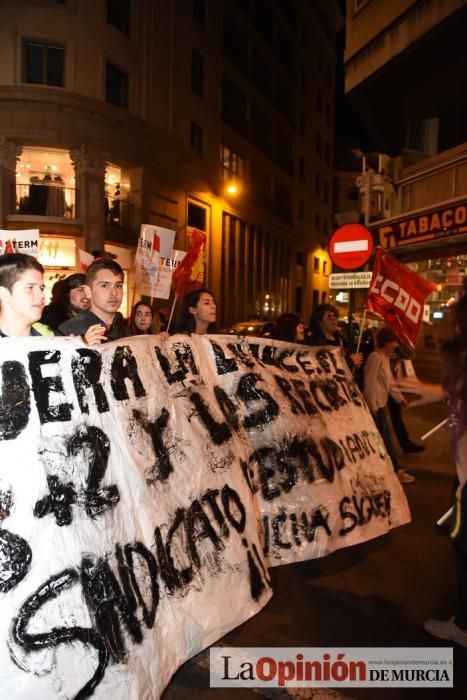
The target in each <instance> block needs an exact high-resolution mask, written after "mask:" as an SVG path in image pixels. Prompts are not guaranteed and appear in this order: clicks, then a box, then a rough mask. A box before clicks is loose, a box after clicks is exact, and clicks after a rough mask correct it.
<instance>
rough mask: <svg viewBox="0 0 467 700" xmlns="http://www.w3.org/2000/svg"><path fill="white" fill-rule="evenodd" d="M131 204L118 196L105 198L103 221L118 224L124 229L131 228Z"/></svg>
mask: <svg viewBox="0 0 467 700" xmlns="http://www.w3.org/2000/svg"><path fill="white" fill-rule="evenodd" d="M132 209H133V204H131V203H130V202H128V201H127V200H125V199H119V198H118V197H106V198H105V221H106V223H107V225H108V226H119V227H120V228H124V229H131V228H132Z"/></svg>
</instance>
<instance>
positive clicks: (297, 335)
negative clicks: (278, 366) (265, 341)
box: [272, 313, 305, 343]
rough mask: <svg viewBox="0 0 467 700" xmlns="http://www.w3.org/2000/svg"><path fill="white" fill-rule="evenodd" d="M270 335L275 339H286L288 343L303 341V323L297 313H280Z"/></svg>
mask: <svg viewBox="0 0 467 700" xmlns="http://www.w3.org/2000/svg"><path fill="white" fill-rule="evenodd" d="M272 337H273V338H274V339H275V340H286V341H287V342H289V343H303V341H304V340H305V325H304V323H303V321H302V319H301V318H300V316H299V315H298V314H294V313H285V314H281V315H280V316H278V317H277V319H276V322H275V324H274V326H273V331H272Z"/></svg>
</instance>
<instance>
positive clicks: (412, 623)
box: [164, 404, 467, 700]
mask: <svg viewBox="0 0 467 700" xmlns="http://www.w3.org/2000/svg"><path fill="white" fill-rule="evenodd" d="M405 415H406V421H407V424H408V426H409V432H410V434H411V437H412V439H414V440H418V439H419V437H420V436H421V435H422V434H423V433H425V432H426V431H428V430H429V429H430V428H431V427H433V426H434V425H435V424H436V423H438V422H439V421H440V420H442V419H443V418H444V417H445V416H446V408H445V407H444V406H443V405H442V404H436V405H432V406H425V407H422V408H418V409H412V410H409V411H407V412H406V414H405ZM425 444H426V445H427V450H426V451H425V452H422V453H420V454H417V455H411V456H401V462H402V464H403V465H404V466H405V467H406V468H408V469H409V470H410V471H411V472H412V473H413V474H414V475H415V476H416V478H417V481H416V482H415V483H414V484H410V485H407V486H406V487H405V491H406V494H407V496H408V500H409V504H410V508H411V511H412V518H413V520H412V523H410V524H409V525H405V526H403V527H400V528H397V529H396V530H393V531H391V532H390V533H389V534H388V535H385V536H384V537H380V538H378V539H376V540H372V541H371V542H367V543H364V544H361V545H358V546H356V547H351V548H347V549H344V550H340V551H337V552H335V553H333V554H332V555H330V556H328V557H325V558H323V559H319V560H312V561H307V562H303V563H301V564H294V565H290V566H282V567H276V568H274V569H272V572H271V576H272V585H273V590H274V596H273V598H272V600H271V601H270V602H269V603H268V605H267V606H266V607H265V608H264V610H262V611H261V612H260V613H259V614H258V615H256V616H255V617H253V618H252V619H251V620H249V621H248V622H246V623H245V624H243V625H241V626H240V627H238V628H236V629H235V630H233V631H232V632H230V633H229V634H228V635H226V636H225V637H224V638H223V639H221V640H219V642H217V644H222V645H231V646H306V647H328V646H330V647H333V646H343V647H393V646H397V647H399V646H402V647H437V646H453V645H452V644H449V643H444V642H442V641H441V640H437V639H435V638H433V637H430V636H429V635H428V634H426V633H425V631H424V629H423V621H424V620H425V619H426V618H428V617H439V618H443V619H444V618H446V619H447V618H448V617H450V616H451V615H452V614H453V613H454V608H455V596H456V593H455V583H454V569H453V561H452V552H451V543H450V539H449V536H448V533H447V531H446V530H445V529H444V528H439V527H437V526H436V525H435V521H436V520H437V519H438V517H439V516H440V515H441V514H443V513H444V512H445V511H446V510H447V509H448V508H449V507H450V505H451V504H452V482H453V475H454V463H453V459H452V455H451V449H450V445H449V438H448V435H447V434H446V432H444V431H442V430H441V431H439V432H438V433H436V434H435V435H434V436H433V437H431V438H429V439H428V440H427V442H426V443H425ZM454 678H455V682H454V689H449V690H448V689H439V688H433V689H416V688H409V689H403V688H394V689H386V688H383V689H381V688H368V689H367V688H365V689H364V688H351V689H347V690H346V691H345V692H344V691H342V692H337V691H336V690H333V689H327V690H326V689H305V688H303V689H290V690H275V691H274V690H268V691H267V692H265V691H264V690H263V689H258V690H248V689H245V688H241V689H228V690H225V689H210V688H209V650H206V651H204V652H202V653H201V654H199V655H198V656H197V657H195V658H194V659H192V660H190V661H188V662H187V663H185V664H184V666H182V668H181V669H179V671H178V672H177V673H176V675H175V676H174V678H173V680H172V682H171V684H170V685H169V687H168V688H167V690H166V692H165V695H164V700H179V699H181V698H187V697H189V698H193V699H196V700H198V699H199V700H205V699H212V700H218V699H222V700H223V699H224V698H225V699H226V700H230V698H232V699H233V700H244V699H248V698H258V697H263V698H287V697H300V698H313V700H324V698H326V699H327V698H344V697H345V698H354V699H355V700H359V699H360V698H362V699H364V700H370V699H371V700H373V698H377V699H379V698H381V699H382V700H405V698H407V699H410V700H422V698H423V700H425V698H429V699H430V698H433V699H434V698H444V697H446V698H447V697H449V698H453V699H454V698H456V699H457V698H459V699H460V698H463V699H464V698H466V697H467V648H462V647H459V646H457V645H454Z"/></svg>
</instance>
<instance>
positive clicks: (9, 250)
mask: <svg viewBox="0 0 467 700" xmlns="http://www.w3.org/2000/svg"><path fill="white" fill-rule="evenodd" d="M11 253H16V251H15V249H14V247H13V243H12V242H11V240H9V239H8V241H7V242H6V243H5V255H7V254H11Z"/></svg>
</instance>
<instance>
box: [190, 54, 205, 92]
mask: <svg viewBox="0 0 467 700" xmlns="http://www.w3.org/2000/svg"><path fill="white" fill-rule="evenodd" d="M191 89H192V91H193V92H194V93H195V95H198V97H203V95H204V58H203V57H202V56H201V54H199V53H198V52H197V51H195V50H194V49H193V51H192V52H191Z"/></svg>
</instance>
